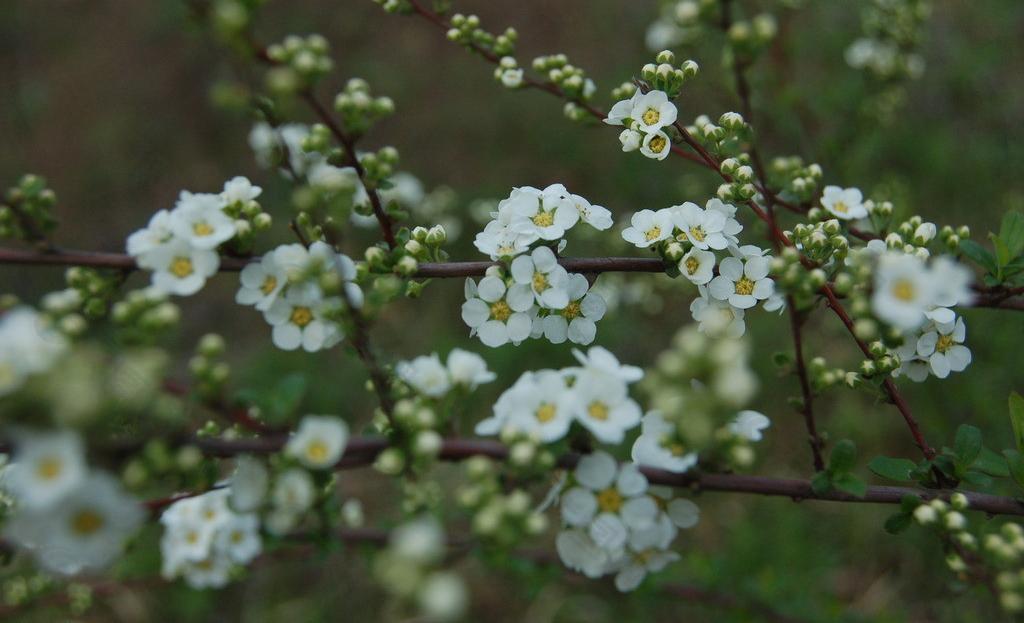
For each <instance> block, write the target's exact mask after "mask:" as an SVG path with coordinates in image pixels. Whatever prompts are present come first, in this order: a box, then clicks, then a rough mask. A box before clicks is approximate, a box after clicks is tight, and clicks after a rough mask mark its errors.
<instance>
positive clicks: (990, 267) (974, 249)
mask: <svg viewBox="0 0 1024 623" xmlns="http://www.w3.org/2000/svg"><path fill="white" fill-rule="evenodd" d="M960 252H961V253H963V254H964V255H966V256H967V257H968V258H969V259H971V260H973V261H974V262H976V263H977V264H979V265H981V267H982V268H984V269H985V270H987V271H988V272H990V273H992V274H995V273H997V272H998V271H999V266H998V265H997V264H996V258H995V256H993V255H992V253H991V252H990V251H989V250H988V249H986V248H985V247H983V246H981V245H980V244H978V243H977V242H975V241H973V240H962V241H961V242H960Z"/></svg>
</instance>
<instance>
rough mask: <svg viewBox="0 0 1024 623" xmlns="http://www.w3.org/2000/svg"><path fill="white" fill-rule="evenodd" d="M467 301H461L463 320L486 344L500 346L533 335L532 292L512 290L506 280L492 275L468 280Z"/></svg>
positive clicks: (473, 333)
mask: <svg viewBox="0 0 1024 623" xmlns="http://www.w3.org/2000/svg"><path fill="white" fill-rule="evenodd" d="M465 294H466V302H465V303H463V304H462V320H463V321H465V323H466V324H467V325H468V326H469V328H470V335H475V334H477V333H479V334H480V341H481V342H483V343H484V344H485V345H486V346H490V347H498V346H501V345H502V344H506V343H508V342H512V343H513V344H519V343H520V342H522V341H523V340H525V339H526V338H528V337H530V331H531V330H532V329H533V316H532V312H533V311H534V306H533V298H534V297H533V293H532V292H531V291H526V292H523V291H520V290H514V289H513V290H509V291H507V292H506V288H505V281H504V280H502V279H501V278H500V277H496V276H494V275H489V276H487V277H484V278H483V279H481V280H480V285H479V287H477V284H476V282H475V281H473V280H472V279H467V280H466V288H465Z"/></svg>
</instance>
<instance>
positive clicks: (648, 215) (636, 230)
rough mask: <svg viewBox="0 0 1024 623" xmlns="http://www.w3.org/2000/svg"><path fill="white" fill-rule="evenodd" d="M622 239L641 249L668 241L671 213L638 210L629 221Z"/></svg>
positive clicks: (670, 230) (670, 233)
mask: <svg viewBox="0 0 1024 623" xmlns="http://www.w3.org/2000/svg"><path fill="white" fill-rule="evenodd" d="M629 221H630V226H629V227H627V228H626V229H624V230H623V231H622V238H623V240H625V241H626V242H629V243H632V244H634V245H636V246H638V247H640V248H641V249H644V248H647V247H649V246H651V245H653V244H657V243H659V242H661V241H662V240H668V239H669V238H670V237H671V236H672V213H671V212H669V211H668V210H658V211H657V212H655V211H654V210H640V211H639V212H637V213H635V214H633V216H632V217H630V219H629Z"/></svg>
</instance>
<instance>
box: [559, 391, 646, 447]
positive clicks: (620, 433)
mask: <svg viewBox="0 0 1024 623" xmlns="http://www.w3.org/2000/svg"><path fill="white" fill-rule="evenodd" d="M573 393H575V394H576V397H577V403H576V405H575V415H576V420H577V421H578V422H579V423H580V424H582V425H583V426H584V427H585V428H586V429H587V430H589V431H590V432H591V433H593V434H594V436H595V437H597V439H598V440H600V441H602V442H604V443H621V442H622V439H623V438H624V437H625V433H626V431H627V430H629V429H631V428H633V427H634V426H636V425H637V424H639V423H640V405H638V404H637V403H636V402H635V401H633V400H632V399H631V398H630V397H629V395H628V393H627V391H626V384H625V383H623V382H621V381H620V382H618V383H616V382H614V378H613V377H608V376H607V375H592V374H581V375H580V376H579V377H577V379H576V383H575V385H573Z"/></svg>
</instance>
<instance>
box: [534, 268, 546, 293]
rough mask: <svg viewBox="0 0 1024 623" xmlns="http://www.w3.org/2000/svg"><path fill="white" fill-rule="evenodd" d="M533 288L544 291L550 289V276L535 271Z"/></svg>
mask: <svg viewBox="0 0 1024 623" xmlns="http://www.w3.org/2000/svg"><path fill="white" fill-rule="evenodd" d="M533 289H534V290H536V291H537V292H543V291H544V290H547V289H548V277H547V275H545V274H544V273H540V272H537V273H533Z"/></svg>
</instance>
